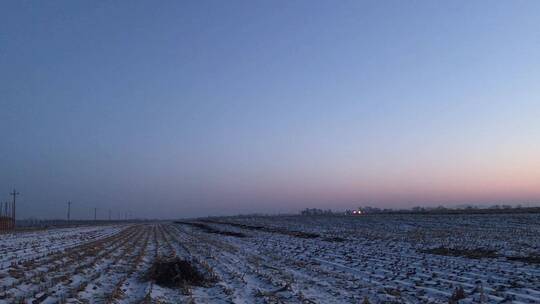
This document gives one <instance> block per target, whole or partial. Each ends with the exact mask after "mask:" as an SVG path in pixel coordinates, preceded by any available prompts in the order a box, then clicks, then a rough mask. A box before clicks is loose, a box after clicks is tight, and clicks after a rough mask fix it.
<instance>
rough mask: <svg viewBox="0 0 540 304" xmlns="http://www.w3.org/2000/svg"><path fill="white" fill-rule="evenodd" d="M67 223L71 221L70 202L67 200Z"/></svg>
mask: <svg viewBox="0 0 540 304" xmlns="http://www.w3.org/2000/svg"><path fill="white" fill-rule="evenodd" d="M67 216H68V224H69V223H70V221H71V202H68V214H67Z"/></svg>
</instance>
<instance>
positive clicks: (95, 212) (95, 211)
mask: <svg viewBox="0 0 540 304" xmlns="http://www.w3.org/2000/svg"><path fill="white" fill-rule="evenodd" d="M96 220H97V208H94V222H95V221H96Z"/></svg>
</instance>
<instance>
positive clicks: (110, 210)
mask: <svg viewBox="0 0 540 304" xmlns="http://www.w3.org/2000/svg"><path fill="white" fill-rule="evenodd" d="M110 221H111V209H109V222H110Z"/></svg>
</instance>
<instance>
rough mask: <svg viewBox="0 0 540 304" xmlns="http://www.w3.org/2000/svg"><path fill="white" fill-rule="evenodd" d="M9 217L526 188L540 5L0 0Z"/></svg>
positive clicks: (1, 169)
mask: <svg viewBox="0 0 540 304" xmlns="http://www.w3.org/2000/svg"><path fill="white" fill-rule="evenodd" d="M0 130H1V132H2V136H1V141H0V201H7V200H8V199H9V191H10V190H11V189H12V187H14V186H15V187H17V189H18V190H19V191H20V192H21V196H20V198H19V199H20V204H19V205H18V207H19V211H20V213H19V216H20V217H31V216H35V217H38V216H39V217H49V218H52V217H57V218H60V217H65V209H66V202H67V201H68V200H71V201H73V202H74V205H73V210H74V211H73V215H74V217H76V218H88V217H90V216H93V211H90V210H93V208H94V207H97V208H98V210H99V212H100V216H104V214H105V210H108V209H111V210H112V212H113V214H115V215H116V214H117V213H118V212H125V211H127V210H130V211H132V212H133V213H134V215H135V216H150V217H164V218H165V217H166V218H174V217H186V216H203V215H219V214H235V213H248V212H296V211H298V210H300V209H303V208H306V207H320V208H325V209H326V208H332V209H336V210H339V209H346V208H354V207H357V206H359V205H372V206H377V207H396V208H399V207H411V206H415V205H424V206H428V205H429V206H436V205H439V204H443V205H457V204H466V203H474V204H494V203H510V204H512V203H513V204H516V203H532V204H536V203H538V202H540V1H311V0H310V1H282V0H276V1H1V2H0Z"/></svg>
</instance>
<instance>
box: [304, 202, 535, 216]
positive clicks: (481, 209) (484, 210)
mask: <svg viewBox="0 0 540 304" xmlns="http://www.w3.org/2000/svg"><path fill="white" fill-rule="evenodd" d="M491 213H540V207H524V206H522V205H515V206H512V205H505V204H502V205H492V206H474V205H463V206H457V207H451V208H450V207H445V206H437V207H421V206H416V207H412V208H408V209H389V208H386V209H381V208H377V207H371V206H366V207H358V209H355V210H345V211H332V210H330V209H327V210H323V209H318V208H306V209H304V210H302V211H301V212H300V215H303V216H323V215H324V216H328V215H333V216H339V215H365V214H491Z"/></svg>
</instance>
